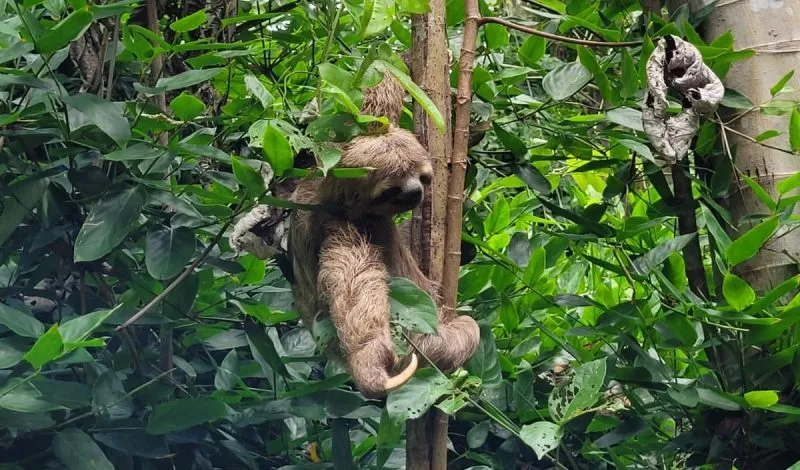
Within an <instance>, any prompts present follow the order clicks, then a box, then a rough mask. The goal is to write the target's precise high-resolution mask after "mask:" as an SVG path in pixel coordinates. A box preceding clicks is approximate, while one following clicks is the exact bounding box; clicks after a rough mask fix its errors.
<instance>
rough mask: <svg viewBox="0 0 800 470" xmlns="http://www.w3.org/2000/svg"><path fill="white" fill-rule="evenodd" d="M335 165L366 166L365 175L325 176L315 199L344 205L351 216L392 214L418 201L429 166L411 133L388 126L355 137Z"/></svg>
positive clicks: (343, 166)
mask: <svg viewBox="0 0 800 470" xmlns="http://www.w3.org/2000/svg"><path fill="white" fill-rule="evenodd" d="M338 166H339V168H370V169H371V171H370V173H369V175H368V176H367V177H366V178H359V179H336V178H326V179H325V181H323V183H322V185H321V187H320V189H319V193H318V198H319V200H320V201H321V202H322V201H325V202H333V203H335V204H338V205H341V206H344V207H346V208H347V214H348V216H349V217H351V218H356V219H357V218H361V217H369V216H393V215H395V214H399V213H402V212H406V211H409V210H411V209H413V208H415V207H417V206H418V205H419V204H420V202H422V195H423V193H424V185H426V184H429V183H430V182H431V177H432V176H433V169H432V167H431V164H430V162H429V161H428V153H427V152H426V151H425V149H424V148H423V147H422V146H421V145H420V144H419V142H418V141H417V139H416V137H415V136H414V134H411V133H410V132H408V131H406V130H404V129H400V128H397V127H390V128H389V131H388V132H387V133H385V134H382V135H374V136H373V135H370V136H363V137H357V138H355V139H354V140H353V141H351V143H350V144H349V145H348V146H347V147H346V148H345V149H344V151H343V152H342V158H341V160H340V161H339V165H338Z"/></svg>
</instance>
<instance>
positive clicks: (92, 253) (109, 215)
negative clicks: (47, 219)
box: [75, 186, 147, 262]
mask: <svg viewBox="0 0 800 470" xmlns="http://www.w3.org/2000/svg"><path fill="white" fill-rule="evenodd" d="M146 199H147V195H146V191H145V189H144V187H143V186H132V187H130V188H128V189H126V190H124V191H122V192H120V193H117V194H115V195H113V196H110V197H107V198H105V199H103V200H101V201H100V202H99V203H97V205H96V206H95V207H94V209H92V211H91V212H90V213H89V216H88V217H87V218H86V221H85V222H84V223H83V226H82V227H81V230H80V232H78V237H77V238H76V239H75V261H76V262H80V261H94V260H96V259H99V258H102V257H103V256H105V255H107V254H108V253H109V252H111V250H113V249H114V248H115V247H116V246H117V245H118V244H119V243H120V242H121V241H122V240H124V239H125V237H126V236H127V235H128V233H130V231H131V230H132V229H133V227H134V225H135V224H136V222H137V220H138V218H139V214H140V213H141V212H142V207H144V203H145V201H146Z"/></svg>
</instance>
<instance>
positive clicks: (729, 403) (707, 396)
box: [697, 388, 742, 411]
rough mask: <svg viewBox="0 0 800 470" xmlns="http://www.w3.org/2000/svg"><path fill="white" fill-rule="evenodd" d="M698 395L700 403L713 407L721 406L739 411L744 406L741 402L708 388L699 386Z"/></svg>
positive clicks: (721, 407)
mask: <svg viewBox="0 0 800 470" xmlns="http://www.w3.org/2000/svg"><path fill="white" fill-rule="evenodd" d="M697 397H698V401H699V402H700V403H702V404H704V405H707V406H711V407H713V408H719V409H721V410H728V411H739V410H741V409H742V407H741V406H739V404H738V403H736V402H735V401H733V400H731V399H730V398H727V397H724V396H722V395H720V394H719V393H718V392H716V391H714V390H709V389H707V388H698V389H697Z"/></svg>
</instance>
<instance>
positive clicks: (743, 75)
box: [692, 0, 800, 292]
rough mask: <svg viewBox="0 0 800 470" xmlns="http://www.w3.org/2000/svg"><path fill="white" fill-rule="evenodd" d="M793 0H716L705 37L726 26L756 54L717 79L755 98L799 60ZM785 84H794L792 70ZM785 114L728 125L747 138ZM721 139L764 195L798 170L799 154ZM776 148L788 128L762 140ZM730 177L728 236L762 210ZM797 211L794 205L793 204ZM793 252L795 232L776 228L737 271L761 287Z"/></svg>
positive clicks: (775, 278) (699, 1) (799, 82)
mask: <svg viewBox="0 0 800 470" xmlns="http://www.w3.org/2000/svg"><path fill="white" fill-rule="evenodd" d="M708 3H710V0H693V1H692V7H693V8H694V9H700V8H702V7H704V6H705V5H707V4H708ZM798 11H800V0H785V1H782V2H719V3H718V4H717V6H716V7H715V8H714V10H713V11H712V12H711V14H710V15H709V17H708V18H707V20H706V22H705V25H704V27H705V28H704V29H705V31H704V34H705V38H706V39H707V40H711V39H713V38H716V37H718V36H719V35H720V34H722V33H724V32H726V31H730V32H731V33H732V34H733V37H734V38H735V40H736V49H737V50H739V49H753V50H755V51H756V55H754V56H753V57H751V58H749V59H747V60H744V61H741V62H736V63H734V64H733V66H732V67H731V70H730V72H728V74H727V77H726V78H725V80H724V82H725V86H726V87H728V88H734V89H736V90H737V91H739V92H741V93H743V94H744V95H746V96H747V97H749V98H750V99H751V100H752V101H753V103H755V104H756V105H758V104H760V103H763V102H765V101H767V100H768V99H770V98H771V95H770V91H769V89H770V87H772V85H774V84H775V83H776V82H777V81H778V80H779V79H780V78H781V77H782V76H783V75H784V74H786V73H787V72H789V71H790V70H792V69H794V68H796V67H797V64H798V63H800V48H798V45H800V39H798V27H797V24H798V23H797V17H796V16H795V15H796V13H794V14H793V13H792V12H798ZM788 86H790V87H792V88H794V89H795V90H797V89H800V78H798V76H797V75H795V77H793V78H792V80H790V81H789V83H788ZM798 98H800V93H798V92H793V93H792V94H786V95H783V96H782V97H781V99H798ZM788 119H789V118H788V116H787V115H784V116H767V115H764V114H762V113H760V112H758V111H757V110H755V111H752V112H749V113H747V114H746V115H744V116H743V117H741V118H739V119H737V120H736V121H735V123H733V124H732V127H733V128H734V129H736V130H737V131H739V132H741V133H743V134H746V135H748V136H751V137H755V136H757V135H759V134H761V133H762V132H764V131H767V130H769V129H776V130H778V131H786V129H787V128H788ZM727 139H728V141H729V142H730V143H731V146H732V147H735V148H736V149H737V150H736V154H735V155H734V157H735V164H736V167H737V168H738V171H740V172H741V173H743V174H745V175H747V176H749V177H750V178H753V179H754V180H756V181H757V182H758V183H759V184H760V185H761V186H762V187H763V188H764V189H765V190H766V191H767V192H768V193H769V194H770V195H771V196H773V197H775V196H776V195H777V190H776V185H777V184H778V183H780V182H781V181H782V180H784V179H786V178H788V177H790V176H792V175H794V174H796V173H797V172H800V159H798V158H797V157H796V156H792V155H788V154H785V153H782V152H780V151H778V150H774V149H771V148H767V147H764V146H761V145H758V144H757V143H755V142H752V141H750V140H747V139H744V138H742V137H740V136H737V135H735V134H734V133H731V132H729V133H727ZM770 143H771V145H773V146H775V147H779V148H789V143H788V135H787V134H783V135H782V136H780V137H777V138H775V139H773V140H771V141H770ZM739 180H740V178H736V177H734V181H733V183H732V187H731V191H730V201H729V203H730V208H731V216H732V219H733V224H734V226H735V230H734V232H735V233H733V236H734V237H736V236H738V235H740V234H742V233H744V232H745V231H747V230H748V229H749V228H750V227H751V226H752V225H753V222H752V221H748V220H747V218H748V216H753V215H757V214H764V213H768V212H769V209H767V208H766V207H764V205H763V204H761V202H760V201H759V200H758V198H757V197H756V196H755V194H753V191H752V190H751V189H750V188H749V186H747V185H746V184H745V182H744V181H739ZM795 213H800V208H795ZM798 256H800V231H797V230H794V231H789V230H788V229H787V228H785V227H783V228H781V230H780V231H779V232H778V234H777V235H776V236H775V237H773V239H772V240H771V241H770V242H768V243H767V244H766V245H765V247H764V248H762V249H761V251H760V252H759V253H758V254H757V255H756V256H755V257H753V258H752V259H750V260H749V261H747V262H745V263H743V264H742V265H740V266H738V267H737V271H738V274H739V275H740V276H741V277H742V278H743V279H745V280H746V281H747V282H749V283H750V285H752V286H753V288H754V289H755V290H756V291H759V292H764V291H766V290H769V289H771V288H772V287H774V286H776V285H777V284H779V283H780V282H782V281H784V280H786V279H788V278H789V277H791V276H792V275H795V274H797V268H796V264H795V262H794V261H793V260H792V258H795V259H796V258H797V257H798Z"/></svg>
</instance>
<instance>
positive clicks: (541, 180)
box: [515, 163, 553, 196]
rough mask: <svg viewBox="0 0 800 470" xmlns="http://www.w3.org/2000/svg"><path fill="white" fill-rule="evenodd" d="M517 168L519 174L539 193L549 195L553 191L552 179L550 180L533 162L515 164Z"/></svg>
mask: <svg viewBox="0 0 800 470" xmlns="http://www.w3.org/2000/svg"><path fill="white" fill-rule="evenodd" d="M515 170H516V173H517V176H519V178H520V179H521V180H522V181H524V182H525V184H527V185H528V186H530V188H531V189H533V190H534V191H537V192H538V193H539V194H542V195H543V196H547V195H549V194H550V193H552V192H553V186H552V185H551V184H550V180H548V179H547V177H546V176H544V175H543V174H542V172H541V171H539V169H538V168H536V166H535V165H533V164H532V163H528V164H524V163H523V164H521V165H517V166H515Z"/></svg>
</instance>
